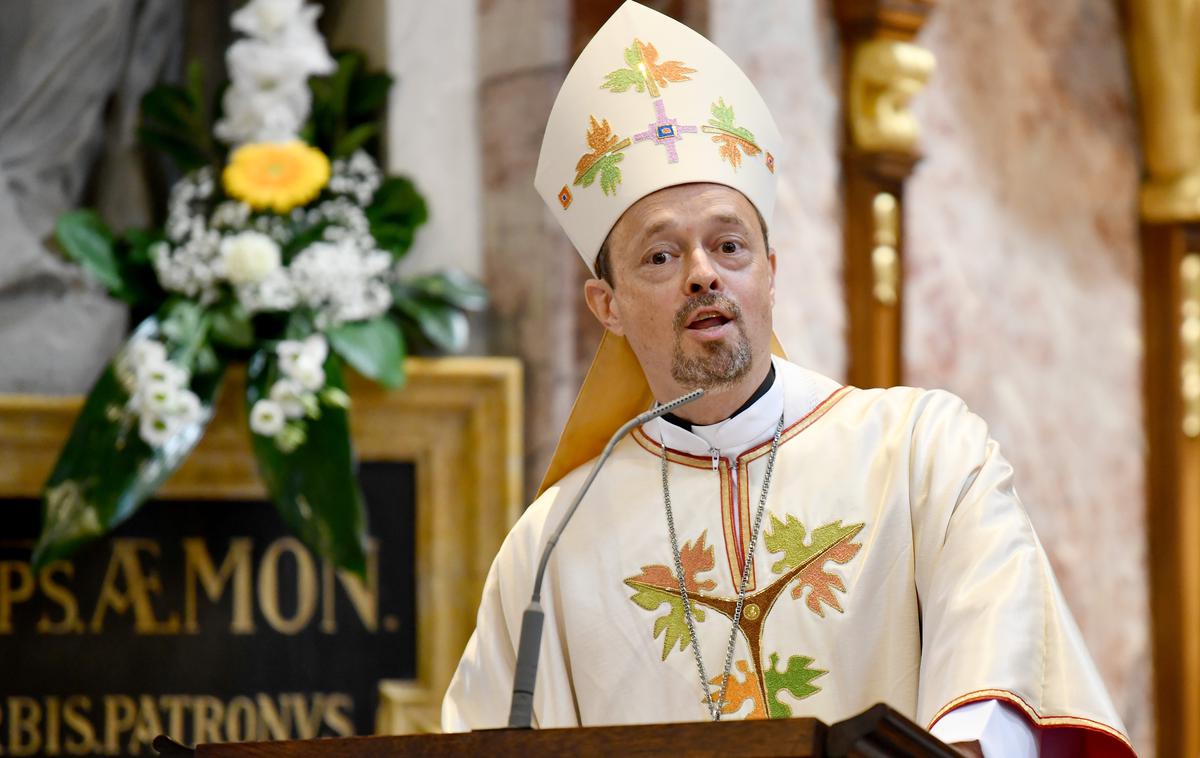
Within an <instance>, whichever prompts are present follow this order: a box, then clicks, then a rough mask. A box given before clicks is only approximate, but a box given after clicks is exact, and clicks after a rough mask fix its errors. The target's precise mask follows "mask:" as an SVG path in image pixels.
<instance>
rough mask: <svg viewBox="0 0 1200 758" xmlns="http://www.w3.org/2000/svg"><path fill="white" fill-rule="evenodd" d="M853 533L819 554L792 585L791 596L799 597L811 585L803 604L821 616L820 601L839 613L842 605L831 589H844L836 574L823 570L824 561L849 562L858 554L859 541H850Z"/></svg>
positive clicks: (823, 615)
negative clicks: (810, 590)
mask: <svg viewBox="0 0 1200 758" xmlns="http://www.w3.org/2000/svg"><path fill="white" fill-rule="evenodd" d="M852 538H853V535H847V536H846V537H843V538H842V539H841V540H840V541H838V542H837V543H836V544H834V545H833V546H831V547H829V548H828V549H827V550H825V552H824V553H823V554H822V555H821V557H820V558H818V559H817V560H815V561H813V562H812V563H811V564H809V565H808V566H807V567H806V568H805V569H804V570H803V571H801V572H800V574H799V575H798V576H797V577H796V579H797V581H796V585H795V586H794V587H792V598H793V599H795V600H799V599H800V595H801V594H802V593H803V592H804V588H805V587H811V588H812V592H810V593H808V600H806V601H805V604H806V605H808V609H809V610H810V611H812V612H813V613H815V614H817V615H818V616H820V617H821V618H825V612H824V611H823V610H822V609H821V603H826V604H827V605H829V606H830V607H831V608H833V609H834V610H836V611H838V612H839V613H841V611H842V605H841V603H839V602H838V598H837V595H835V594H833V591H834V590H835V589H836V590H840V591H842V592H845V591H846V584H845V583H844V582H843V581H842V578H841V577H840V576H838V575H837V574H831V573H829V572H828V571H826V570H825V568H824V566H825V562H826V561H833V562H834V563H849V562H850V560H851V559H852V558H854V556H856V555H858V551H859V549H860V548H861V547H862V545H861V544H860V543H857V542H850V540H851V539H852Z"/></svg>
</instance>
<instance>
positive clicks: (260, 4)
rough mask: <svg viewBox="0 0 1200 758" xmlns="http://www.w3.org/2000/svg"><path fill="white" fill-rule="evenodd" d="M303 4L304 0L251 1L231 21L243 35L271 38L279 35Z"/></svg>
mask: <svg viewBox="0 0 1200 758" xmlns="http://www.w3.org/2000/svg"><path fill="white" fill-rule="evenodd" d="M303 4H304V0H251V1H250V2H248V3H246V5H245V6H243V7H242V8H241V10H239V11H237V12H236V13H234V14H233V15H232V16H231V17H230V21H231V22H232V25H233V28H234V29H237V30H238V31H239V32H241V33H242V34H249V35H251V36H253V37H270V36H273V35H276V34H279V33H280V32H281V31H282V30H283V29H284V27H285V26H286V25H287V23H288V22H289V21H291V20H292V19H293V18H294V17H295V16H297V15H298V14H299V13H300V8H301V6H302V5H303Z"/></svg>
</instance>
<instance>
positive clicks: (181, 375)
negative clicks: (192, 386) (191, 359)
mask: <svg viewBox="0 0 1200 758" xmlns="http://www.w3.org/2000/svg"><path fill="white" fill-rule="evenodd" d="M189 379H190V377H189V375H188V372H187V371H186V370H184V369H183V368H181V367H180V366H177V365H176V364H174V363H171V362H170V361H152V362H146V363H143V364H141V365H140V366H138V367H137V381H138V385H139V386H143V385H148V384H152V383H155V382H161V383H163V384H166V385H168V386H171V387H183V386H185V385H186V384H187V383H188V380H189Z"/></svg>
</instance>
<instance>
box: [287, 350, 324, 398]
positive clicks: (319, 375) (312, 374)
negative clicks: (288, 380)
mask: <svg viewBox="0 0 1200 758" xmlns="http://www.w3.org/2000/svg"><path fill="white" fill-rule="evenodd" d="M291 376H292V378H293V379H295V380H296V381H297V382H299V383H300V386H301V387H303V388H304V389H306V390H309V391H310V392H316V391H317V390H319V389H321V388H322V387H324V386H325V369H323V368H321V364H319V363H316V362H314V361H312V360H310V359H308V358H302V359H301V360H300V361H298V362H297V363H296V365H295V366H294V367H293V369H292V375H291Z"/></svg>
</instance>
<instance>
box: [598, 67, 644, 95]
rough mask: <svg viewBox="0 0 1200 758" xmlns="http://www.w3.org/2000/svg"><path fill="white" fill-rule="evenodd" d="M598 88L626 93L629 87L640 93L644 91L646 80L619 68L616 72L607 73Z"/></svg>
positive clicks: (637, 74) (628, 70)
mask: <svg viewBox="0 0 1200 758" xmlns="http://www.w3.org/2000/svg"><path fill="white" fill-rule="evenodd" d="M600 87H601V88H602V89H607V90H611V91H613V92H627V91H628V90H629V88H630V87H633V88H634V89H636V90H637V91H638V92H642V91H643V90H645V89H646V80H645V79H643V78H642V75H641V74H640V73H638V72H637V71H634V70H632V69H628V68H619V69H617V70H616V71H609V72H608V74H607V75H605V77H604V84H601V85H600Z"/></svg>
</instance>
